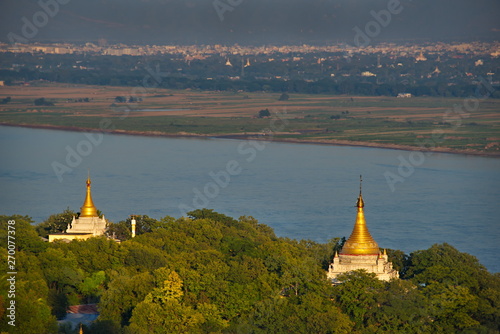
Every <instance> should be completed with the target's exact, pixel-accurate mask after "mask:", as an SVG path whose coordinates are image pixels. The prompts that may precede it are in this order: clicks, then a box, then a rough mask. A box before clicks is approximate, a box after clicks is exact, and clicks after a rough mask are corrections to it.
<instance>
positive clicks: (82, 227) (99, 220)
mask: <svg viewBox="0 0 500 334" xmlns="http://www.w3.org/2000/svg"><path fill="white" fill-rule="evenodd" d="M86 183H87V194H86V196H85V201H84V202H83V205H82V206H81V208H80V215H79V216H78V218H77V217H74V216H73V219H72V221H71V223H69V224H68V227H67V228H66V231H64V232H62V233H52V234H49V242H52V241H54V240H66V241H70V240H85V239H88V238H91V237H97V236H101V235H106V231H107V221H106V218H104V215H102V217H99V215H98V214H97V209H96V207H95V205H94V201H92V193H91V191H90V184H91V181H90V173H89V176H88V177H87V182H86Z"/></svg>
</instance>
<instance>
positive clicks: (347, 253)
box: [327, 176, 399, 283]
mask: <svg viewBox="0 0 500 334" xmlns="http://www.w3.org/2000/svg"><path fill="white" fill-rule="evenodd" d="M361 182H362V179H361V176H360V185H359V197H358V201H357V203H356V207H357V210H358V213H357V216H356V222H355V223H354V228H353V230H352V233H351V236H350V237H349V239H347V241H346V242H345V243H344V246H343V247H342V250H341V252H340V255H339V254H337V253H335V256H334V258H333V263H332V264H330V267H329V269H328V274H327V276H328V278H330V279H331V280H332V281H333V282H334V283H336V282H337V281H336V278H337V276H338V275H340V274H343V273H346V272H350V271H353V270H358V269H365V270H366V271H368V272H370V273H375V274H376V275H377V278H379V279H381V280H384V281H388V280H390V279H391V278H399V273H398V272H397V271H396V270H394V269H393V268H392V263H391V262H389V259H388V256H387V253H386V251H385V250H384V253H381V252H380V248H379V246H378V244H377V242H376V241H375V240H374V239H373V237H372V236H371V234H370V231H368V227H367V226H366V220H365V213H364V207H365V202H364V201H363V195H362V191H361ZM337 283H338V282H337Z"/></svg>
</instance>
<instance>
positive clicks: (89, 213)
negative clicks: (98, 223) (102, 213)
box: [80, 173, 98, 217]
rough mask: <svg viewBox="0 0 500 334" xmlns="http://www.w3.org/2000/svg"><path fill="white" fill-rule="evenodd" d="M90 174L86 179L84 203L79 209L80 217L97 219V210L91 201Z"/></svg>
mask: <svg viewBox="0 0 500 334" xmlns="http://www.w3.org/2000/svg"><path fill="white" fill-rule="evenodd" d="M90 184H91V181H90V173H89V176H88V177H87V195H86V196H85V201H84V202H83V206H82V207H81V208H80V217H98V215H97V209H96V208H95V206H94V202H93V201H92V194H91V193H90Z"/></svg>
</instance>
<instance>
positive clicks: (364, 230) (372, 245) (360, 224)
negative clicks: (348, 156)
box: [341, 175, 380, 255]
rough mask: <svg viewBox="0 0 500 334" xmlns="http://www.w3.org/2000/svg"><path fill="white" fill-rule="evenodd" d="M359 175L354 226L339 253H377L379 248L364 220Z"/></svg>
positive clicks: (363, 203)
mask: <svg viewBox="0 0 500 334" xmlns="http://www.w3.org/2000/svg"><path fill="white" fill-rule="evenodd" d="M362 181H363V180H362V178H361V175H360V176H359V197H358V202H357V203H356V207H357V208H358V214H357V216H356V222H355V223H354V228H353V230H352V233H351V236H350V237H349V239H347V241H346V242H345V243H344V247H342V251H341V254H349V255H378V254H379V253H380V249H379V247H378V244H377V242H376V241H375V240H374V239H373V237H372V236H371V234H370V231H368V227H367V226H366V221H365V213H364V211H363V208H364V206H365V202H364V201H363V196H362V194H361V182H362Z"/></svg>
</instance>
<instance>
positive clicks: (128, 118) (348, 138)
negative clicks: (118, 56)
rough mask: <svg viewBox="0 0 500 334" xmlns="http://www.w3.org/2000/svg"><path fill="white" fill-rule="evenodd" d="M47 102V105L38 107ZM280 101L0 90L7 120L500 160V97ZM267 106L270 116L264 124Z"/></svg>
mask: <svg viewBox="0 0 500 334" xmlns="http://www.w3.org/2000/svg"><path fill="white" fill-rule="evenodd" d="M8 97H10V99H8ZM131 97H132V99H131ZM42 98H43V99H44V101H45V102H46V103H43V102H40V101H38V104H39V105H35V100H37V99H42ZM279 98H280V94H276V93H266V92H259V93H248V92H206V91H193V90H167V89H145V88H142V87H136V88H133V87H132V88H131V87H109V86H85V85H67V84H52V83H37V84H36V85H30V86H4V87H0V103H1V104H0V123H1V124H4V125H20V126H34V127H50V128H60V129H73V130H101V131H108V132H118V133H130V134H141V135H165V136H217V137H230V138H241V139H245V138H257V139H269V138H270V136H272V138H273V139H274V140H281V141H291V142H309V143H310V142H313V143H321V144H334V145H362V146H374V147H389V148H399V149H419V150H436V151H442V152H457V153H470V154H484V155H492V156H497V155H500V100H498V99H482V100H481V99H479V100H478V99H476V100H467V99H461V98H434V97H433V98H431V97H418V98H417V97H412V98H396V97H366V96H339V95H303V94H290V96H289V99H288V100H286V101H280V100H279ZM47 102H48V103H47ZM40 104H41V105H40ZM266 109H267V110H268V111H269V113H270V116H267V117H259V111H261V110H266Z"/></svg>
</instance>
